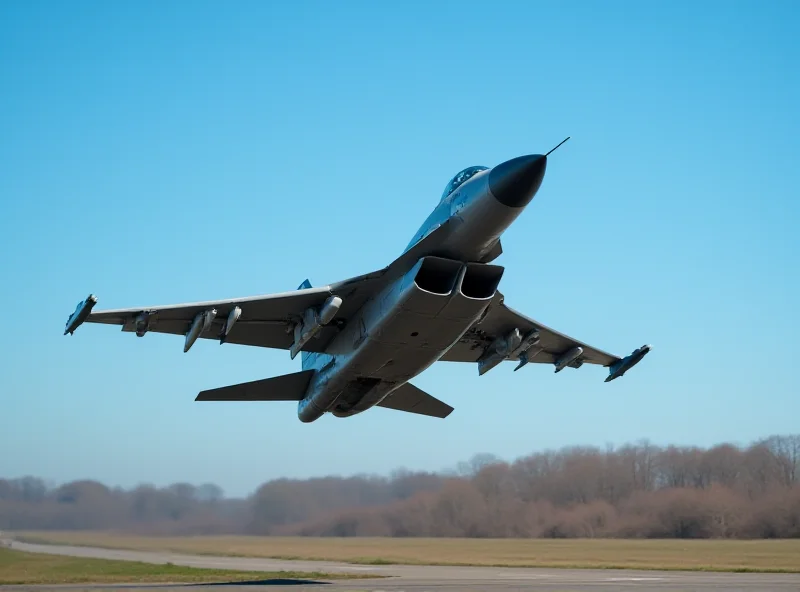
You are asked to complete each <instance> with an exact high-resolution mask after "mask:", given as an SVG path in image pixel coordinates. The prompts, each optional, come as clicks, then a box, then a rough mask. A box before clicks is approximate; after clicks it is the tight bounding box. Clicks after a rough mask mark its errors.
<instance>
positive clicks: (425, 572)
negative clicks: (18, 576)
mask: <svg viewBox="0 0 800 592" xmlns="http://www.w3.org/2000/svg"><path fill="white" fill-rule="evenodd" d="M11 547H12V548H14V549H18V550H20V551H27V552H31V553H49V554H54V555H70V556H73V557H94V558H99V559H117V560H125V561H142V562H145V563H162V564H163V563H167V562H171V563H173V564H175V565H183V566H190V567H204V568H217V569H233V570H239V571H281V570H292V571H309V572H311V571H323V572H328V573H334V572H348V573H357V572H358V573H369V574H375V575H376V576H390V577H388V578H376V579H374V580H373V579H363V580H349V581H346V580H343V581H335V582H323V581H320V582H295V581H291V582H289V581H284V582H257V581H253V582H248V583H246V584H245V585H246V586H247V590H248V592H250V591H251V590H252V591H253V592H256V591H259V590H265V591H266V590H278V589H280V588H283V587H286V586H289V587H290V588H291V589H292V591H293V592H305V591H308V592H312V591H315V592H319V591H321V590H325V591H330V592H345V591H347V592H356V591H357V592H426V591H430V592H455V591H459V592H466V591H476V592H478V591H485V592H493V591H498V592H501V591H502V592H510V591H517V590H520V591H521V590H525V591H529V590H543V591H550V592H573V591H575V592H578V591H585V590H591V591H593V592H611V591H614V590H626V591H631V592H633V591H636V590H647V591H649V590H655V591H662V592H667V591H669V592H678V591H680V592H690V591H694V590H697V591H707V590H724V591H725V592H739V591H753V590H759V591H765V592H773V591H786V590H793V591H795V592H798V591H800V574H736V573H707V572H706V573H704V572H656V571H634V570H630V571H628V570H625V571H622V570H582V569H540V568H496V567H446V566H416V565H380V566H372V565H369V566H366V565H350V564H345V563H333V562H327V561H283V560H278V559H262V558H251V557H215V556H206V555H183V554H177V553H162V552H144V551H124V550H115V549H98V548H91V547H71V546H64V545H33V544H28V543H21V542H17V541H12V542H11ZM242 585H243V584H242V583H230V584H208V585H202V584H174V585H163V584H161V585H152V584H149V585H148V584H142V585H126V586H120V585H114V586H89V585H83V584H82V585H63V586H44V587H42V586H3V587H2V588H3V590H4V591H8V590H42V589H43V588H45V589H55V588H58V589H65V590H89V589H91V590H94V591H95V592H96V591H98V590H112V589H116V590H118V589H121V588H124V589H126V590H136V589H141V590H143V589H153V588H155V589H157V590H159V591H163V590H179V589H181V588H186V587H187V586H188V587H191V588H192V590H193V591H194V590H203V591H204V592H211V591H213V592H221V591H222V590H227V589H230V590H236V589H237V587H238V589H241V586H242Z"/></svg>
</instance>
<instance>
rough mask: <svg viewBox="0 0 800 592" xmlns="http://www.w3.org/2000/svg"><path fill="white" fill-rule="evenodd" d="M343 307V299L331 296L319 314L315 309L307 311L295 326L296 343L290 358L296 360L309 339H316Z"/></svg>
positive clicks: (292, 347)
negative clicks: (315, 336)
mask: <svg viewBox="0 0 800 592" xmlns="http://www.w3.org/2000/svg"><path fill="white" fill-rule="evenodd" d="M341 306H342V299H341V298H340V297H339V296H331V297H329V298H328V299H327V300H326V301H325V303H324V304H323V305H322V308H320V310H319V312H317V311H316V310H315V309H313V308H309V309H308V310H306V312H305V313H304V314H303V320H302V321H301V322H299V323H297V324H296V325H295V326H294V343H292V346H291V347H290V348H289V356H290V357H291V359H292V360H294V358H295V356H296V355H297V354H298V353H299V352H300V350H301V349H302V348H303V346H304V345H305V344H306V343H308V341H309V339H311V338H312V337H314V335H316V334H317V333H318V332H319V330H320V329H322V327H323V326H324V325H327V324H328V323H330V322H331V321H332V320H333V317H335V316H336V313H337V312H339V308H340V307H341Z"/></svg>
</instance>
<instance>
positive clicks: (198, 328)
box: [183, 308, 217, 353]
mask: <svg viewBox="0 0 800 592" xmlns="http://www.w3.org/2000/svg"><path fill="white" fill-rule="evenodd" d="M216 316H217V310H216V309H214V308H212V309H211V310H204V311H202V312H198V313H197V314H196V315H195V317H194V320H193V321H192V326H191V327H189V330H188V331H187V332H186V341H185V342H184V344H183V353H186V352H188V351H189V350H190V349H191V347H192V346H193V345H194V342H195V341H197V338H198V337H200V334H201V333H205V332H206V331H208V329H209V328H210V327H211V323H212V322H213V321H214V318H215V317H216Z"/></svg>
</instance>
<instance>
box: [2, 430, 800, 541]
mask: <svg viewBox="0 0 800 592" xmlns="http://www.w3.org/2000/svg"><path fill="white" fill-rule="evenodd" d="M0 529H7V530H36V529H52V530H64V529H95V530H96V529H113V530H125V531H130V532H138V533H147V534H173V535H184V534H236V533H239V534H263V535H304V536H398V537H413V536H433V537H559V538H560V537H650V538H788V537H800V435H794V436H772V437H770V438H767V439H764V440H761V441H758V442H755V443H753V444H751V445H749V446H746V447H738V446H734V445H731V444H721V445H718V446H714V447H712V448H708V449H703V448H697V447H677V446H669V447H658V446H654V445H651V444H649V443H647V442H640V443H637V444H630V445H626V446H622V447H620V448H608V449H600V448H595V447H570V448H563V449H561V450H557V451H545V452H540V453H536V454H533V455H531V456H527V457H524V458H520V459H518V460H516V461H514V462H511V463H508V462H503V461H501V460H500V459H497V458H495V457H493V456H491V455H478V456H476V457H473V459H472V460H471V461H470V462H467V463H462V464H460V465H459V466H458V467H457V468H456V469H455V470H453V471H449V472H442V473H425V472H410V471H396V472H395V473H393V474H391V475H390V476H387V477H379V476H354V477H348V478H340V477H325V478H316V479H302V480H299V479H277V480H273V481H269V482H267V483H264V484H263V485H262V486H260V487H259V488H258V489H257V490H256V491H255V493H254V494H253V495H251V496H249V497H247V498H245V499H230V498H225V497H224V495H223V492H222V490H221V489H220V488H219V487H217V486H216V485H211V484H206V485H201V486H199V487H195V486H192V485H189V484H184V483H181V484H176V485H172V486H169V487H165V488H157V487H153V486H147V485H143V486H139V487H137V488H134V489H132V490H123V489H119V488H108V487H106V486H104V485H102V484H100V483H97V482H95V481H75V482H72V483H67V484H64V485H61V486H58V487H48V486H47V485H46V484H45V483H44V482H43V481H42V480H40V479H36V478H32V477H26V478H23V479H15V480H3V479H0Z"/></svg>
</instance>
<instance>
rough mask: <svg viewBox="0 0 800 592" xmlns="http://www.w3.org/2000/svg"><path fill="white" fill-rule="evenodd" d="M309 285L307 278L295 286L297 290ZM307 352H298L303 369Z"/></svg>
mask: <svg viewBox="0 0 800 592" xmlns="http://www.w3.org/2000/svg"><path fill="white" fill-rule="evenodd" d="M310 287H311V282H310V281H308V278H306V279H305V280H303V283H302V284H300V285H299V286H297V289H298V290H308V289H309V288H310ZM308 356H309V352H306V351H301V352H300V366H301V368H303V370H305V369H306V361H307V360H308Z"/></svg>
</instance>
